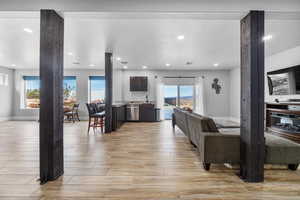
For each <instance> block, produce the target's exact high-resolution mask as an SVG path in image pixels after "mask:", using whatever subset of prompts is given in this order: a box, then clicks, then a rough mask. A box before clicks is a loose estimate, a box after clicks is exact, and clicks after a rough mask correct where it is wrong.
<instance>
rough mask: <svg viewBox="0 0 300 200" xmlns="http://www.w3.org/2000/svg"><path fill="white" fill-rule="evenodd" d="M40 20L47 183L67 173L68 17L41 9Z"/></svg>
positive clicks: (43, 156)
mask: <svg viewBox="0 0 300 200" xmlns="http://www.w3.org/2000/svg"><path fill="white" fill-rule="evenodd" d="M40 20H41V22H40V23H41V27H40V85H41V90H40V182H41V184H44V183H46V182H48V181H53V180H55V179H57V178H58V177H60V176H61V175H62V174H63V173H64V154H63V77H64V76H63V63H64V62H63V52H64V47H63V45H64V19H63V18H62V17H60V16H59V15H58V14H57V13H56V12H55V11H54V10H41V19H40Z"/></svg>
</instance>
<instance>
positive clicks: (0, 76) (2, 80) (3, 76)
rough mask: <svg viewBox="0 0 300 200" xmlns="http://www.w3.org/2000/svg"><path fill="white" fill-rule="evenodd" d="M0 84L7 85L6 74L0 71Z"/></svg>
mask: <svg viewBox="0 0 300 200" xmlns="http://www.w3.org/2000/svg"><path fill="white" fill-rule="evenodd" d="M0 86H8V74H2V73H0Z"/></svg>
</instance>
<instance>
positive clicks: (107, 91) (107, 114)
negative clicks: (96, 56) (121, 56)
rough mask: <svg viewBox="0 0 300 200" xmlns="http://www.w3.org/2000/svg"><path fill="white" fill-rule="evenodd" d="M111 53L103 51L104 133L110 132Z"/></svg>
mask: <svg viewBox="0 0 300 200" xmlns="http://www.w3.org/2000/svg"><path fill="white" fill-rule="evenodd" d="M112 90H113V65H112V53H105V133H110V132H112V95H113V91H112Z"/></svg>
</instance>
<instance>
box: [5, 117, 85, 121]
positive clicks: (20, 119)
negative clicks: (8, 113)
mask: <svg viewBox="0 0 300 200" xmlns="http://www.w3.org/2000/svg"><path fill="white" fill-rule="evenodd" d="M79 118H80V120H83V121H86V120H89V117H88V116H82V117H81V116H79ZM9 120H14V121H38V120H39V117H38V116H12V117H11V118H10V119H9ZM0 121H1V118H0ZM5 121H7V120H5Z"/></svg>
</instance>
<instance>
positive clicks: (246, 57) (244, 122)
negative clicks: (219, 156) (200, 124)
mask: <svg viewBox="0 0 300 200" xmlns="http://www.w3.org/2000/svg"><path fill="white" fill-rule="evenodd" d="M263 36H264V11H250V13H249V14H248V15H247V16H246V17H245V18H243V19H242V20H241V171H240V175H241V178H242V179H244V180H245V181H246V182H262V181H263V180H264V156H265V141H264V59H265V55H264V42H263Z"/></svg>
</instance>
